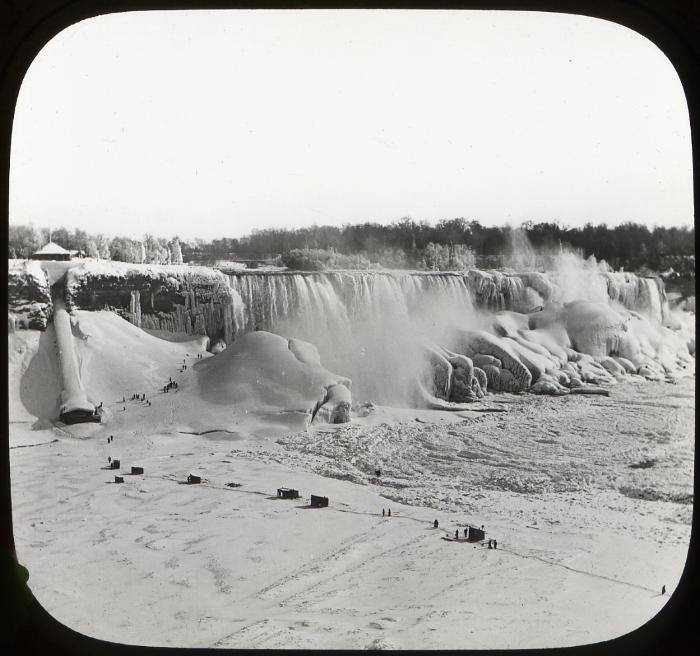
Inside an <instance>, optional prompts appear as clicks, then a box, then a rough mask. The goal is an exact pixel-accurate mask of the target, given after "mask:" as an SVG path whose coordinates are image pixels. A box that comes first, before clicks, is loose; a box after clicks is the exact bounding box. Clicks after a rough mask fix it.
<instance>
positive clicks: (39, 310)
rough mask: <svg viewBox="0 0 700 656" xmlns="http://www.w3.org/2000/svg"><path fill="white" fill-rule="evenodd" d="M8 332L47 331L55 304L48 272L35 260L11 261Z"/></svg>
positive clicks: (9, 270)
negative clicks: (19, 330)
mask: <svg viewBox="0 0 700 656" xmlns="http://www.w3.org/2000/svg"><path fill="white" fill-rule="evenodd" d="M7 300H8V328H9V329H10V330H15V329H17V328H33V329H36V330H44V329H45V328H46V325H47V323H48V321H49V319H50V318H51V314H52V311H53V304H52V302H51V287H50V285H49V279H48V276H47V275H46V272H45V271H44V270H43V269H42V268H41V265H40V263H39V262H38V261H36V260H8V271H7Z"/></svg>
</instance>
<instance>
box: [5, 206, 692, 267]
mask: <svg viewBox="0 0 700 656" xmlns="http://www.w3.org/2000/svg"><path fill="white" fill-rule="evenodd" d="M513 234H514V233H513V231H512V229H511V228H510V227H508V226H483V225H481V224H480V223H479V222H478V221H476V220H468V219H464V218H456V219H445V220H442V221H438V222H437V223H435V224H430V223H428V222H426V221H416V220H414V219H412V218H410V217H404V218H402V219H400V220H398V221H395V222H393V223H391V224H388V225H382V224H379V223H372V222H366V223H360V224H347V225H344V226H328V225H321V226H311V227H304V228H268V229H264V230H255V231H253V232H252V233H251V234H250V235H247V236H245V237H241V238H228V237H222V238H219V239H213V240H211V241H206V240H203V239H194V240H191V241H187V240H180V239H179V238H178V237H172V238H171V239H164V238H158V237H154V236H153V235H149V234H147V235H144V237H143V239H140V240H138V239H129V238H125V237H114V238H107V237H105V236H104V235H101V234H96V235H91V234H88V233H86V232H85V231H83V230H79V229H76V230H74V231H73V232H71V231H69V230H66V229H65V228H58V229H55V230H52V231H51V239H52V240H53V241H55V242H56V243H58V244H59V245H61V246H63V247H64V248H67V249H69V250H71V249H76V250H77V249H80V250H83V251H84V252H85V253H86V254H87V255H88V256H89V257H99V258H103V259H113V260H120V261H124V262H145V263H153V264H167V263H181V262H183V261H184V262H192V263H198V264H215V263H216V262H217V261H221V260H246V259H251V260H269V261H275V262H277V263H281V264H285V265H287V266H288V267H289V268H294V269H311V270H313V269H323V268H370V267H372V266H384V267H387V268H426V269H460V268H466V267H469V266H475V265H476V266H498V264H499V261H502V257H503V256H504V255H506V256H507V255H509V254H511V251H512V250H513V249H514V248H516V249H517V248H518V243H517V242H516V243H515V245H514V240H513ZM518 234H519V235H524V236H525V237H526V238H527V239H526V240H525V243H528V242H529V244H530V245H531V246H532V248H533V249H534V250H535V251H537V252H556V251H558V250H559V249H561V248H567V249H572V250H575V251H577V252H579V253H580V254H581V255H582V256H583V257H586V258H587V257H589V256H591V255H593V256H595V257H596V258H597V259H599V260H601V259H604V260H605V261H606V262H608V264H610V265H611V266H612V267H613V268H614V269H620V268H625V269H626V270H641V269H645V268H646V269H651V270H654V271H661V270H664V269H667V268H668V267H669V266H673V268H674V269H675V270H676V271H679V267H680V268H681V269H685V271H679V272H680V273H681V274H683V275H687V274H690V273H692V274H694V272H695V261H694V255H695V229H694V228H689V227H683V228H679V227H659V226H657V227H653V228H649V227H647V226H645V225H642V224H638V223H634V222H627V223H623V224H621V225H618V226H614V227H611V226H608V225H606V224H599V225H593V224H592V223H587V224H585V225H583V226H580V227H570V226H563V225H560V224H559V223H556V222H539V223H535V222H533V221H529V222H526V223H523V224H521V226H520V228H519V230H518ZM48 236H49V235H48V230H47V229H40V230H35V229H34V228H33V227H32V226H26V225H24V226H19V225H11V226H9V234H8V256H9V257H20V258H22V257H28V256H29V255H31V253H33V252H34V251H36V250H38V249H39V248H40V247H41V246H42V245H43V244H45V243H46V242H47V241H48ZM499 258H501V259H500V260H499ZM691 269H692V271H691Z"/></svg>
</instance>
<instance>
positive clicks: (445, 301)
mask: <svg viewBox="0 0 700 656" xmlns="http://www.w3.org/2000/svg"><path fill="white" fill-rule="evenodd" d="M565 264H566V263H565ZM569 264H570V266H568V267H567V266H562V267H560V269H559V270H558V271H556V272H554V273H552V274H544V273H533V272H529V273H504V272H500V271H480V270H470V271H465V272H400V271H328V272H308V273H298V272H288V271H282V272H269V271H268V272H236V273H230V274H228V276H227V278H228V281H229V285H230V289H231V295H230V303H229V305H228V306H225V310H226V312H225V314H224V318H223V321H224V323H225V330H224V333H225V339H226V341H227V343H228V342H230V341H231V340H232V339H235V338H236V337H237V336H240V335H242V334H244V333H247V332H250V331H253V330H267V331H270V332H273V333H277V334H280V335H284V336H285V337H295V338H298V339H303V340H306V341H309V342H312V343H313V344H315V345H316V346H317V347H318V349H319V352H320V354H321V358H322V361H323V363H324V365H325V366H327V367H328V368H329V369H331V370H332V371H336V372H338V373H340V374H343V375H346V376H349V377H350V378H351V379H352V380H353V386H354V390H353V392H354V398H355V399H357V400H373V401H375V402H378V403H390V404H394V405H397V404H398V405H400V404H406V403H409V402H410V400H409V399H408V397H407V394H408V392H407V390H408V389H409V388H410V384H411V381H415V380H416V379H418V378H419V377H420V376H421V375H422V370H421V368H422V367H423V365H424V363H423V362H422V361H421V358H419V357H416V355H415V354H416V353H418V352H419V349H420V343H421V342H422V341H423V340H426V339H427V340H429V341H434V342H438V343H439V342H440V341H441V335H442V334H443V332H444V331H446V330H447V329H448V328H449V326H451V325H457V326H460V327H462V328H469V327H478V325H479V322H480V317H479V312H478V310H485V311H489V312H493V311H500V310H515V311H517V312H528V311H530V310H531V309H532V308H533V307H535V306H537V305H539V304H541V303H543V302H547V301H549V300H553V301H556V302H562V303H564V302H568V301H571V300H575V299H581V298H584V299H587V300H593V301H599V302H609V301H614V302H616V303H620V304H622V305H623V306H625V307H626V308H628V309H632V310H637V311H640V312H642V313H644V314H647V315H648V316H650V317H651V318H657V319H660V317H661V315H662V308H663V287H662V286H659V285H658V283H657V282H656V280H655V279H653V278H639V277H637V276H635V275H634V274H630V273H609V272H602V271H600V270H599V269H597V268H590V269H586V268H584V269H582V268H581V265H580V262H579V263H578V266H577V267H575V266H574V265H575V264H576V263H575V262H571V263H569ZM207 323H209V322H207ZM214 323H215V322H214Z"/></svg>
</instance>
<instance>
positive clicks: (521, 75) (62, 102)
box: [10, 10, 693, 239]
mask: <svg viewBox="0 0 700 656" xmlns="http://www.w3.org/2000/svg"><path fill="white" fill-rule="evenodd" d="M403 216H411V217H413V218H414V219H416V220H427V221H430V222H434V221H436V220H439V219H441V218H453V217H459V216H461V217H466V218H470V219H478V220H479V221H481V222H482V223H484V224H489V225H491V224H498V225H502V224H505V223H520V222H521V221H525V220H535V221H538V220H559V221H560V222H561V223H564V224H568V225H578V224H581V223H584V222H586V221H592V222H594V223H602V222H607V223H609V224H617V223H619V222H622V221H625V220H634V221H638V222H642V223H647V224H650V225H653V224H657V225H691V224H692V223H693V199H692V169H691V147H690V128H689V122H688V112H687V106H686V102H685V96H684V93H683V89H682V86H681V83H680V81H679V79H678V76H677V74H676V72H675V70H674V69H673V67H672V65H671V63H670V62H669V61H668V59H667V58H666V57H665V55H664V54H663V53H662V52H661V51H660V50H659V49H658V48H657V47H656V46H655V45H653V44H652V43H651V42H650V41H648V40H647V39H645V38H644V37H642V36H641V35H639V34H637V33H635V32H633V31H631V30H629V29H627V28H624V27H622V26H619V25H616V24H614V23H610V22H607V21H602V20H597V19H593V18H586V17H578V16H571V15H565V14H545V13H523V12H483V11H480V12H469V11H465V12H458V11H361V10H353V11H336V10H330V11H279V12H274V11H188V12H184V11H178V12H134V13H123V14H116V15H108V16H102V17H98V18H94V19H90V20H87V21H83V22H81V23H79V24H77V25H73V26H71V27H70V28H68V29H67V30H65V31H63V32H62V33H60V34H59V35H57V36H56V37H55V38H54V39H53V40H52V41H51V42H49V43H48V44H47V45H46V46H45V47H44V49H43V50H42V51H41V52H40V53H39V55H38V56H37V58H36V59H35V61H34V62H33V63H32V65H31V67H30V69H29V71H28V72H27V75H26V77H25V80H24V82H23V84H22V88H21V91H20V94H19V98H18V102H17V108H16V114H15V123H14V129H13V137H12V153H11V168H10V221H11V223H29V222H31V223H33V224H34V225H35V226H36V227H43V226H53V227H55V226H60V225H63V226H66V227H68V228H75V227H81V228H83V229H85V230H88V231H90V232H103V233H105V234H108V235H115V234H120V235H125V236H132V237H136V236H141V235H143V233H144V232H146V231H148V232H152V233H155V234H156V235H159V236H165V237H170V236H172V235H174V234H179V235H180V237H182V238H185V239H189V238H194V237H202V238H205V239H211V238H214V237H220V236H230V237H237V236H241V235H242V234H246V233H249V232H250V231H251V230H253V229H256V228H266V227H281V226H296V227H299V226H304V225H311V224H314V223H316V224H335V225H341V224H343V223H348V222H349V223H355V222H361V221H378V222H381V223H388V222H391V221H395V220H397V219H399V218H401V217H403Z"/></svg>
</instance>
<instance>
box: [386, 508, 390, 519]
mask: <svg viewBox="0 0 700 656" xmlns="http://www.w3.org/2000/svg"><path fill="white" fill-rule="evenodd" d="M387 515H389V517H391V508H389V510H388V511H387Z"/></svg>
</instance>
